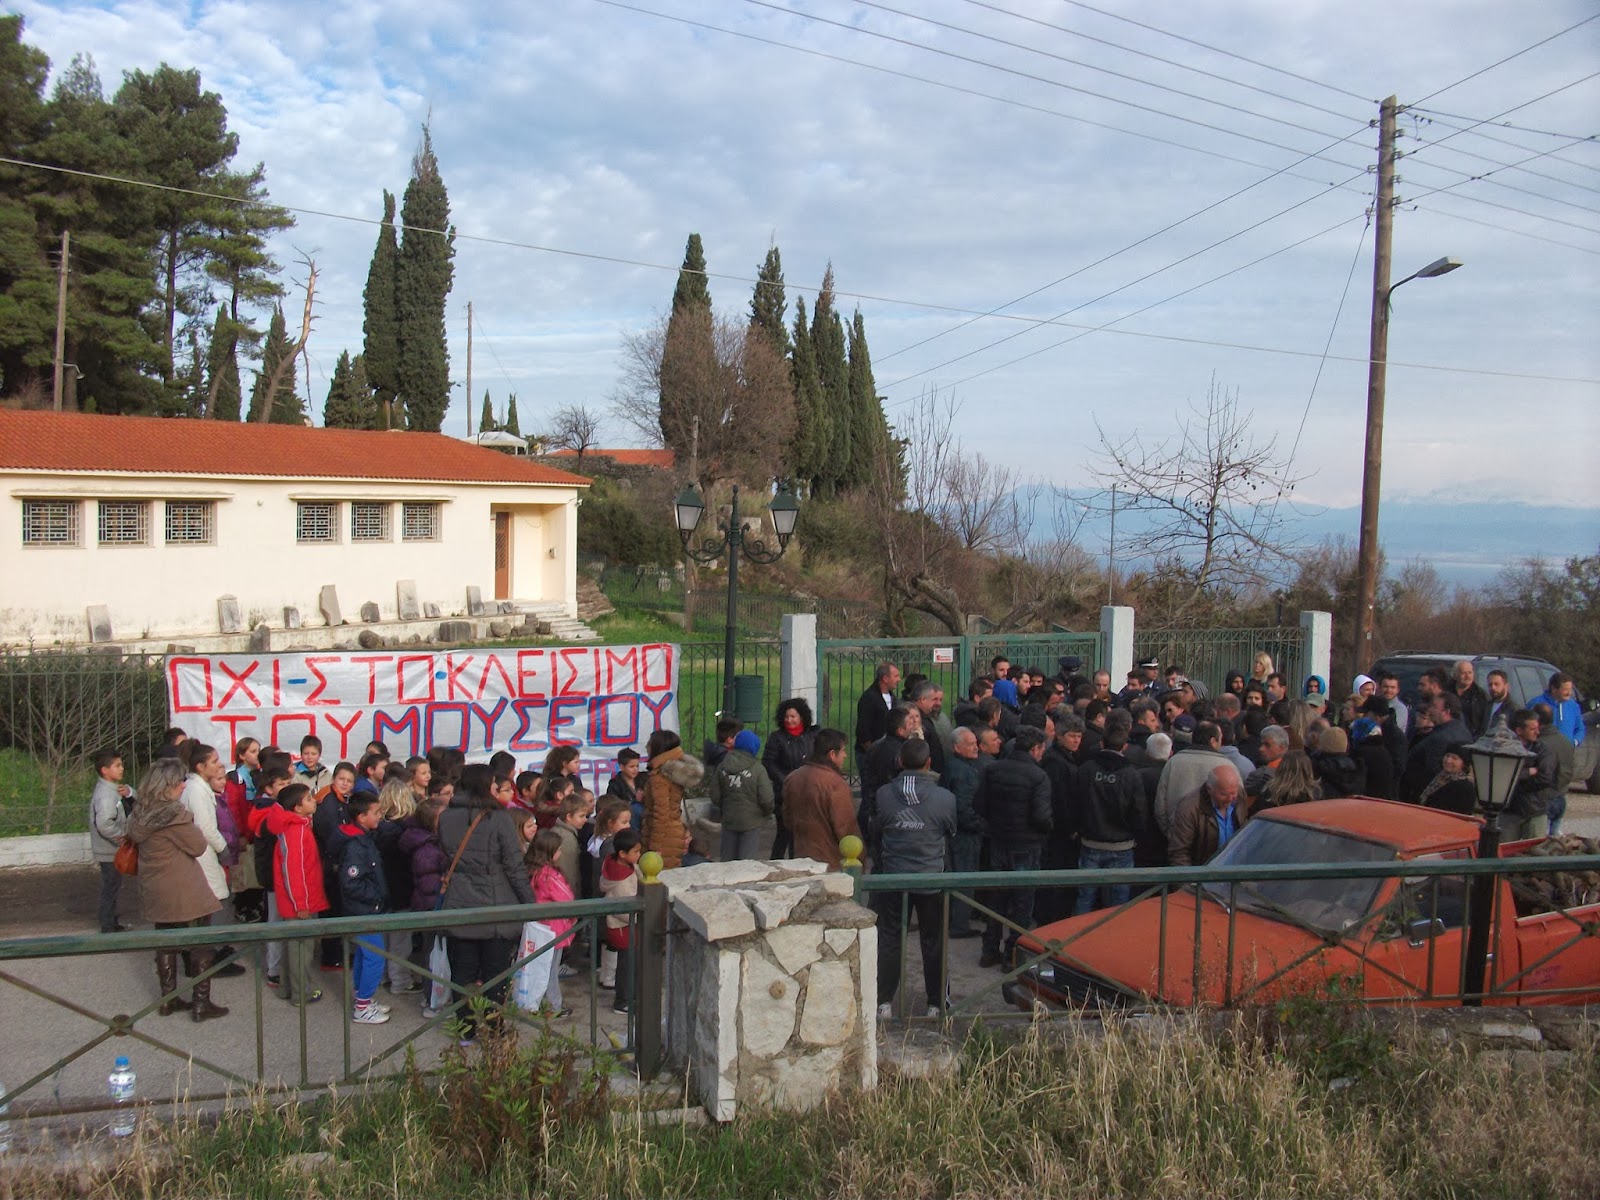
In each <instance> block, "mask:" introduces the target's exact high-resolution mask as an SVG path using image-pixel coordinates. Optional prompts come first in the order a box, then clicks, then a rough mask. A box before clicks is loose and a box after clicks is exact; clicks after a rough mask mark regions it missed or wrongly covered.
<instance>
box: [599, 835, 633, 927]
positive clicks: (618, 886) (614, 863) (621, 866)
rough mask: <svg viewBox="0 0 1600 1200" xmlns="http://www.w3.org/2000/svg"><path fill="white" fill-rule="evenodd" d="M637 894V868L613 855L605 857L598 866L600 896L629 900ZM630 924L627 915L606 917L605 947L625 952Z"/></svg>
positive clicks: (620, 914)
mask: <svg viewBox="0 0 1600 1200" xmlns="http://www.w3.org/2000/svg"><path fill="white" fill-rule="evenodd" d="M638 894H639V868H638V867H636V866H634V865H633V864H632V863H630V862H623V861H622V859H620V858H618V857H617V856H616V855H615V854H608V855H606V858H605V861H604V862H603V863H601V864H600V895H601V896H603V897H604V898H605V899H607V900H631V899H633V897H635V896H637V895H638ZM629 927H630V922H629V918H628V914H627V913H611V914H610V915H608V916H607V917H606V926H605V939H606V945H607V946H609V947H611V949H613V950H626V949H628V948H629V946H630V945H631V944H632V943H631V941H630V938H629Z"/></svg>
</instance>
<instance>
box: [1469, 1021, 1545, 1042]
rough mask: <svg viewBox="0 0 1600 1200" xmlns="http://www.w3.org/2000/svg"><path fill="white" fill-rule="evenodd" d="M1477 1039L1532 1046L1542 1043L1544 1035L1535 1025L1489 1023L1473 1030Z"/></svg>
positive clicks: (1501, 1022)
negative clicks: (1526, 1043) (1523, 1043)
mask: <svg viewBox="0 0 1600 1200" xmlns="http://www.w3.org/2000/svg"><path fill="white" fill-rule="evenodd" d="M1473 1032H1474V1033H1476V1034H1477V1035H1478V1036H1479V1037H1481V1038H1485V1039H1488V1040H1490V1041H1511V1042H1528V1043H1530V1044H1532V1045H1537V1044H1538V1043H1540V1042H1542V1041H1544V1034H1542V1033H1540V1032H1539V1028H1538V1026H1536V1025H1512V1024H1510V1023H1508V1022H1503V1021H1489V1022H1486V1023H1484V1024H1482V1025H1480V1026H1478V1027H1477V1029H1475V1030H1473Z"/></svg>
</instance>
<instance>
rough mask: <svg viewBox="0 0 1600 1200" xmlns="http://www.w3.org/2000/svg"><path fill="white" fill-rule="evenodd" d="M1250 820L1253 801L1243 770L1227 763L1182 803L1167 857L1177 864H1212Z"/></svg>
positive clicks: (1173, 820) (1169, 836)
mask: <svg viewBox="0 0 1600 1200" xmlns="http://www.w3.org/2000/svg"><path fill="white" fill-rule="evenodd" d="M1249 819H1250V800H1249V797H1247V796H1246V795H1245V794H1244V786H1243V785H1242V784H1241V783H1240V782H1239V770H1238V768H1237V767H1235V766H1234V765H1233V764H1232V763H1226V762H1225V763H1223V764H1222V765H1221V766H1219V767H1217V768H1216V769H1215V770H1214V771H1212V772H1211V774H1210V775H1209V776H1207V777H1206V781H1205V783H1203V784H1201V785H1200V786H1199V787H1197V788H1195V789H1194V791H1192V792H1190V793H1189V794H1188V795H1187V796H1185V797H1184V798H1183V799H1182V800H1181V801H1179V803H1178V807H1177V810H1176V811H1175V812H1174V813H1173V814H1172V828H1171V830H1170V832H1169V834H1168V836H1167V860H1168V862H1169V863H1170V865H1172V866H1174V867H1198V866H1201V865H1203V864H1204V863H1208V862H1210V861H1211V860H1212V858H1214V857H1215V856H1216V853H1217V851H1218V850H1220V849H1222V847H1224V846H1226V845H1227V844H1228V842H1229V841H1231V840H1232V839H1233V836H1234V835H1235V834H1236V833H1238V832H1239V830H1240V829H1242V828H1243V827H1244V823H1245V822H1246V821H1247V820H1249Z"/></svg>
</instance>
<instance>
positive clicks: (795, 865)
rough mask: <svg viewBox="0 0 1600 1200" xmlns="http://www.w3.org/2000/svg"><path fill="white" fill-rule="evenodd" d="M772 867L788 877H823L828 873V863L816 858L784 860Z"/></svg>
mask: <svg viewBox="0 0 1600 1200" xmlns="http://www.w3.org/2000/svg"><path fill="white" fill-rule="evenodd" d="M772 866H773V867H774V868H775V869H776V870H779V871H782V872H784V873H785V874H787V875H823V874H826V873H827V871H828V864H827V863H825V862H818V861H817V860H816V859H814V858H783V859H779V860H778V861H777V862H775V863H773V864H772Z"/></svg>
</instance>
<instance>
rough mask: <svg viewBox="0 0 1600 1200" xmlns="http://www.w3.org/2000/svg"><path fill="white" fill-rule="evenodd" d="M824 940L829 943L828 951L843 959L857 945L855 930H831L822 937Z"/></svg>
mask: <svg viewBox="0 0 1600 1200" xmlns="http://www.w3.org/2000/svg"><path fill="white" fill-rule="evenodd" d="M822 940H823V941H825V942H827V943H828V949H830V950H832V951H833V952H834V953H835V954H837V955H840V956H841V957H843V955H844V954H845V952H846V951H848V950H849V949H850V947H851V946H854V945H855V944H856V931H855V930H854V929H830V930H828V932H827V933H825V934H823V935H822Z"/></svg>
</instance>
